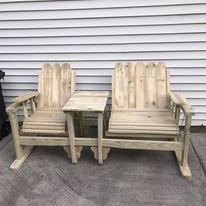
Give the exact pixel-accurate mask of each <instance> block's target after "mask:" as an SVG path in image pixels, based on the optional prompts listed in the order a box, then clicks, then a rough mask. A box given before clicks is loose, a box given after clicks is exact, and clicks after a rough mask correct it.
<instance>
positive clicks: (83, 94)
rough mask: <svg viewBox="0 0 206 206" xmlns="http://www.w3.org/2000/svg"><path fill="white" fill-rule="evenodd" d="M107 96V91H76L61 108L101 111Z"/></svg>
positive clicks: (66, 109) (103, 108)
mask: <svg viewBox="0 0 206 206" xmlns="http://www.w3.org/2000/svg"><path fill="white" fill-rule="evenodd" d="M108 96H109V92H108V91H100V92H97V91H93V92H92V91H77V92H75V93H74V94H73V95H72V96H71V98H70V99H69V101H68V102H67V103H66V104H65V105H64V107H63V110H64V111H65V112H67V111H81V112H87V111H95V112H103V111H104V110H105V105H106V103H107V98H108Z"/></svg>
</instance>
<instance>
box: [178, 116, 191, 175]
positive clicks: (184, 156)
mask: <svg viewBox="0 0 206 206" xmlns="http://www.w3.org/2000/svg"><path fill="white" fill-rule="evenodd" d="M190 127H191V116H186V120H185V129H184V136H183V151H182V152H177V151H176V152H175V154H176V156H177V159H178V164H179V167H180V170H181V173H182V175H183V176H184V177H186V178H188V179H191V178H192V173H191V171H190V168H189V166H188V163H187V162H188V151H189V143H190Z"/></svg>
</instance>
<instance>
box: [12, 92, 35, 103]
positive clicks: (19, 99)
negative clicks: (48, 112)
mask: <svg viewBox="0 0 206 206" xmlns="http://www.w3.org/2000/svg"><path fill="white" fill-rule="evenodd" d="M38 95H39V93H38V92H29V93H27V94H24V95H22V96H20V97H16V98H14V99H12V102H14V103H22V102H25V101H27V100H29V99H31V98H33V97H37V96H38Z"/></svg>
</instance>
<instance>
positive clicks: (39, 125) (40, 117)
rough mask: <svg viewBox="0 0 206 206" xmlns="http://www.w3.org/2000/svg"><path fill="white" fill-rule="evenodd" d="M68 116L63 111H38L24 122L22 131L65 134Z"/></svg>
mask: <svg viewBox="0 0 206 206" xmlns="http://www.w3.org/2000/svg"><path fill="white" fill-rule="evenodd" d="M65 122H66V117H65V114H64V113H63V112H62V111H58V110H56V111H51V110H43V111H41V110H40V111H36V112H35V113H33V114H32V115H31V116H30V117H28V118H26V119H25V120H24V122H23V126H22V132H23V133H25V134H27V133H35V134H53V135H55V134H56V135H58V134H65V131H66V129H65Z"/></svg>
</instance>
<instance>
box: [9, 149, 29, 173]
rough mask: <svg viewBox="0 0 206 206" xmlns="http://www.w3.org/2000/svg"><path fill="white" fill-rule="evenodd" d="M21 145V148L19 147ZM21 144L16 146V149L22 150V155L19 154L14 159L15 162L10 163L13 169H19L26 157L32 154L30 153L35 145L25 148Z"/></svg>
mask: <svg viewBox="0 0 206 206" xmlns="http://www.w3.org/2000/svg"><path fill="white" fill-rule="evenodd" d="M17 147H19V148H17ZM20 147H21V146H16V151H17V150H19V151H20V150H22V151H21V152H22V154H21V156H19V155H18V156H17V158H16V159H15V160H14V162H13V163H12V164H11V165H10V169H12V170H18V169H19V168H20V167H21V165H22V164H23V163H24V161H25V160H26V158H27V157H28V156H29V155H30V153H31V152H32V149H33V146H25V148H24V149H22V148H21V149H20Z"/></svg>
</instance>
